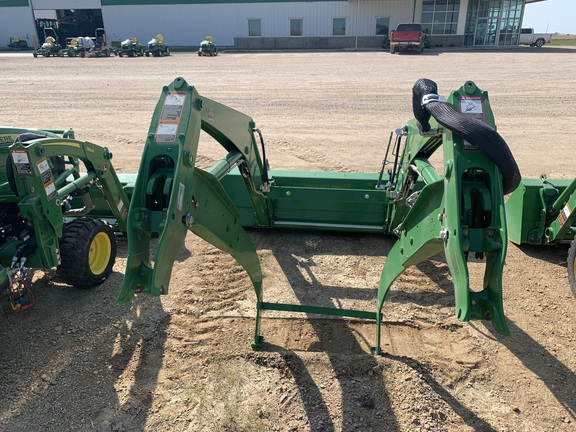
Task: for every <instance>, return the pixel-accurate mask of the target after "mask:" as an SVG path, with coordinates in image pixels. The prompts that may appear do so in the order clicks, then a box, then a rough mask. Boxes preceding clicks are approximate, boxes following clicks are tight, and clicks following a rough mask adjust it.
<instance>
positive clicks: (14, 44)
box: [8, 36, 29, 51]
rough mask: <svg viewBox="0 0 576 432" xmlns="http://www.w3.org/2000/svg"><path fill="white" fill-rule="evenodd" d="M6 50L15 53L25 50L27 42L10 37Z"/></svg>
mask: <svg viewBox="0 0 576 432" xmlns="http://www.w3.org/2000/svg"><path fill="white" fill-rule="evenodd" d="M8 48H10V49H12V50H15V51H22V50H27V49H28V48H29V47H28V42H27V41H26V40H25V39H20V38H19V37H17V36H16V37H10V39H9V42H8Z"/></svg>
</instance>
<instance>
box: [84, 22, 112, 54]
mask: <svg viewBox="0 0 576 432" xmlns="http://www.w3.org/2000/svg"><path fill="white" fill-rule="evenodd" d="M92 41H93V43H92V46H91V47H90V48H89V49H87V50H86V55H87V56H89V57H110V55H111V54H114V55H116V51H114V50H113V49H112V47H111V46H110V45H108V41H107V40H106V31H105V30H104V29H103V28H97V29H96V33H95V37H94V38H93V39H92Z"/></svg>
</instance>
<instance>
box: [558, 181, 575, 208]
mask: <svg viewBox="0 0 576 432" xmlns="http://www.w3.org/2000/svg"><path fill="white" fill-rule="evenodd" d="M574 190H576V178H575V179H574V180H572V182H571V183H570V184H569V185H568V187H567V188H566V189H564V191H563V192H562V193H561V194H560V196H559V197H558V198H557V199H556V201H554V204H552V210H560V209H561V208H562V207H564V204H566V201H568V198H570V195H572V192H574Z"/></svg>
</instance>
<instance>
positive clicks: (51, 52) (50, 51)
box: [32, 28, 63, 57]
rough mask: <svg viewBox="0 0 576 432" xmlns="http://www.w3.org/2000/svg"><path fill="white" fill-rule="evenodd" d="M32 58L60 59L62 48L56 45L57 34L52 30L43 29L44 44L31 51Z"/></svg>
mask: <svg viewBox="0 0 576 432" xmlns="http://www.w3.org/2000/svg"><path fill="white" fill-rule="evenodd" d="M32 55H33V56H34V57H38V56H41V57H62V56H63V54H62V46H61V45H60V44H59V43H58V34H57V33H56V30H54V29H53V28H45V29H44V43H43V44H42V45H41V46H40V47H39V48H35V49H34V51H32Z"/></svg>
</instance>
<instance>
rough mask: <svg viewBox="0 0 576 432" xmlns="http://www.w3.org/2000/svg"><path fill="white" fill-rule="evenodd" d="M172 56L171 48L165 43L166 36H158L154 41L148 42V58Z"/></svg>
mask: <svg viewBox="0 0 576 432" xmlns="http://www.w3.org/2000/svg"><path fill="white" fill-rule="evenodd" d="M169 55H170V47H168V45H166V44H165V43H164V36H162V35H161V34H158V35H156V37H155V38H154V39H151V40H150V41H149V42H148V49H147V50H146V57H150V56H154V57H164V56H169Z"/></svg>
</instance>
